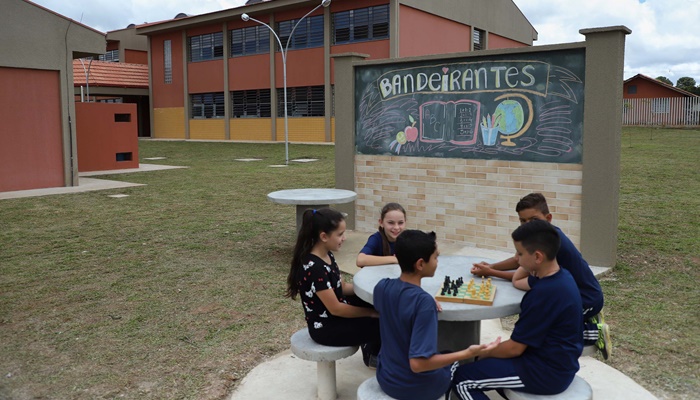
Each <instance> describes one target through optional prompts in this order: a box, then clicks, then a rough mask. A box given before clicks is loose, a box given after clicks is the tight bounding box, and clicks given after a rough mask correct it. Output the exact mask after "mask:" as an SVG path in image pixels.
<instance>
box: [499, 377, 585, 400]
mask: <svg viewBox="0 0 700 400" xmlns="http://www.w3.org/2000/svg"><path fill="white" fill-rule="evenodd" d="M505 393H506V396H508V399H509V400H591V399H593V389H591V385H589V384H588V382H586V381H584V380H583V378H580V377H579V376H578V375H576V376H575V377H574V381H573V382H571V385H569V387H568V388H567V389H566V390H565V391H563V392H561V393H559V394H553V395H543V394H532V393H525V392H518V391H517V390H511V389H506V390H505Z"/></svg>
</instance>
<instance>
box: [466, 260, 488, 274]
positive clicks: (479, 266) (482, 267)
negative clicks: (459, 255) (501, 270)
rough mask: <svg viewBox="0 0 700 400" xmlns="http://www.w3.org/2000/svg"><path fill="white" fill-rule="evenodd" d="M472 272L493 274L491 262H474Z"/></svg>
mask: <svg viewBox="0 0 700 400" xmlns="http://www.w3.org/2000/svg"><path fill="white" fill-rule="evenodd" d="M471 273H472V274H474V275H477V276H491V264H489V263H487V262H486V261H482V262H480V263H476V264H472V270H471Z"/></svg>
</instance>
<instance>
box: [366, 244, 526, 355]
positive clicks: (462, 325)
mask: <svg viewBox="0 0 700 400" xmlns="http://www.w3.org/2000/svg"><path fill="white" fill-rule="evenodd" d="M480 261H486V262H489V263H491V262H495V261H496V260H490V259H488V258H485V257H467V256H447V255H445V256H440V257H438V267H437V270H436V271H435V276H433V277H431V278H423V281H422V285H421V286H422V287H423V290H425V291H426V292H428V293H429V294H430V295H431V296H433V297H435V294H436V293H437V292H438V290H440V288H441V287H442V282H443V281H444V280H445V275H449V276H450V279H453V280H454V279H457V278H459V277H460V276H461V277H462V278H463V279H464V281H465V282H469V280H470V279H471V278H472V277H473V278H474V280H475V281H476V282H479V281H480V280H481V278H480V277H476V276H474V275H472V274H471V272H469V271H470V269H471V267H472V264H473V263H476V262H480ZM399 275H401V268H399V266H398V265H396V264H392V265H382V266H375V267H364V268H362V269H361V270H360V271H359V272H358V273H356V274H355V277H354V278H353V284H354V287H355V294H357V296H358V297H360V298H361V299H362V300H364V301H367V302H369V303H373V300H374V299H373V295H372V293H373V292H374V286H375V285H376V284H377V283H378V282H379V281H380V280H382V279H384V278H398V277H399ZM491 282H492V283H493V285H494V286H495V287H496V288H497V289H496V297H495V298H494V301H493V305H491V306H480V305H475V304H466V303H449V302H441V303H440V304H441V305H442V312H440V313H438V351H446V350H449V351H456V350H461V349H465V348H467V347H469V346H470V345H472V344H476V343H479V340H480V336H481V320H483V319H493V318H501V317H505V316H508V315H513V314H518V313H519V312H520V301H521V300H522V298H523V295H525V292H524V291H521V290H518V289H516V288H514V287H513V284H512V283H511V282H510V281H506V280H503V279H498V278H491ZM380 318H381V316H380ZM493 339H495V338H493Z"/></svg>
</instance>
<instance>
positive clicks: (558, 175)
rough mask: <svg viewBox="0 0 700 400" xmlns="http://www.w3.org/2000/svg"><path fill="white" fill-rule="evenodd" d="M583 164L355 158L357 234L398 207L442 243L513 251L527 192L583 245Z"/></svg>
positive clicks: (409, 221)
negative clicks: (539, 197) (387, 207)
mask: <svg viewBox="0 0 700 400" xmlns="http://www.w3.org/2000/svg"><path fill="white" fill-rule="evenodd" d="M581 176H582V166H581V165H580V164H555V163H533V162H519V161H499V160H466V159H458V158H427V157H401V156H376V155H361V154H356V155H355V188H356V189H355V190H356V192H357V200H356V203H355V204H356V213H357V215H356V226H355V228H356V229H357V230H359V231H366V232H371V231H374V230H376V229H377V219H378V218H379V212H380V210H381V208H382V206H383V205H384V204H386V203H388V202H392V201H394V202H398V203H400V204H401V205H403V206H404V208H405V209H406V213H407V226H408V227H409V228H411V229H422V230H434V231H435V232H436V233H437V235H438V241H450V242H461V243H464V245H465V246H475V247H483V248H489V249H495V250H504V251H512V249H513V244H512V241H511V239H510V234H511V232H512V231H513V229H515V228H516V227H517V226H518V224H519V222H518V216H517V214H516V212H515V205H516V204H517V202H518V200H520V198H521V197H523V196H525V195H526V194H528V193H530V192H541V193H543V194H544V196H545V197H546V198H547V203H548V204H549V208H550V212H551V213H552V214H553V216H554V218H553V220H552V223H554V224H555V225H557V226H559V227H560V228H561V229H562V230H563V231H564V233H566V235H567V236H569V238H570V239H571V240H572V241H573V242H574V244H575V245H577V246H578V245H579V241H580V229H581V224H580V222H581Z"/></svg>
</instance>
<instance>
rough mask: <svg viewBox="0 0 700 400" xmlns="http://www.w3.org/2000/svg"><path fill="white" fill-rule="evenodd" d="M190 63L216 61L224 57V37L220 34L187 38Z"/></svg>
mask: <svg viewBox="0 0 700 400" xmlns="http://www.w3.org/2000/svg"><path fill="white" fill-rule="evenodd" d="M187 42H188V45H187V50H188V54H189V60H190V61H195V62H196V61H206V60H216V59H219V58H222V57H223V56H224V35H223V34H222V33H221V32H214V33H206V34H204V35H198V36H191V37H189V38H187Z"/></svg>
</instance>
